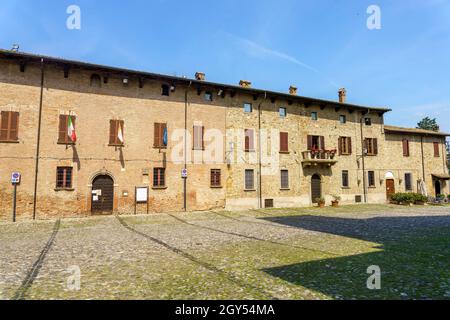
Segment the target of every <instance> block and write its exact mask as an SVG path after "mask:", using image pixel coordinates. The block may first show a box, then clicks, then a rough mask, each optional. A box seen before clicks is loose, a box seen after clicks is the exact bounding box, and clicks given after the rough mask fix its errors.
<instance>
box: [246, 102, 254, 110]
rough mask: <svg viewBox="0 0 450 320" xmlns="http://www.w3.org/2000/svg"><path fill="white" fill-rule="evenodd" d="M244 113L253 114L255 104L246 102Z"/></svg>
mask: <svg viewBox="0 0 450 320" xmlns="http://www.w3.org/2000/svg"><path fill="white" fill-rule="evenodd" d="M247 107H248V108H247ZM244 112H245V113H252V112H253V104H251V103H249V102H244Z"/></svg>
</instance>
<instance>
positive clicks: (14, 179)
mask: <svg viewBox="0 0 450 320" xmlns="http://www.w3.org/2000/svg"><path fill="white" fill-rule="evenodd" d="M20 177H21V175H20V172H13V173H12V174H11V183H12V184H19V183H20Z"/></svg>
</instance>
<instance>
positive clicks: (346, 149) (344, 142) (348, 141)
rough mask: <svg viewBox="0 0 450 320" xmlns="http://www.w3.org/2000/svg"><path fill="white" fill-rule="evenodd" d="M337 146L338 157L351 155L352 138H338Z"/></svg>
mask: <svg viewBox="0 0 450 320" xmlns="http://www.w3.org/2000/svg"><path fill="white" fill-rule="evenodd" d="M338 145H339V154H340V155H351V154H352V138H351V137H340V138H339V143H338Z"/></svg>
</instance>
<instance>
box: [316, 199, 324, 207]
mask: <svg viewBox="0 0 450 320" xmlns="http://www.w3.org/2000/svg"><path fill="white" fill-rule="evenodd" d="M316 202H317V204H318V205H319V208H325V198H324V197H320V198H316Z"/></svg>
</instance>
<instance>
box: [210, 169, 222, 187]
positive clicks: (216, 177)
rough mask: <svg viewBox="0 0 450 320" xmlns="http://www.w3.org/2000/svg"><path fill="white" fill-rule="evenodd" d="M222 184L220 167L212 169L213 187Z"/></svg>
mask: <svg viewBox="0 0 450 320" xmlns="http://www.w3.org/2000/svg"><path fill="white" fill-rule="evenodd" d="M221 186H222V181H221V170H220V169H212V170H211V187H212V188H218V187H221Z"/></svg>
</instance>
